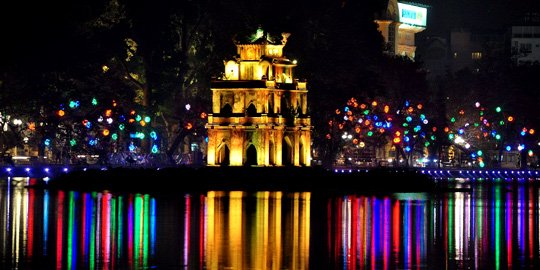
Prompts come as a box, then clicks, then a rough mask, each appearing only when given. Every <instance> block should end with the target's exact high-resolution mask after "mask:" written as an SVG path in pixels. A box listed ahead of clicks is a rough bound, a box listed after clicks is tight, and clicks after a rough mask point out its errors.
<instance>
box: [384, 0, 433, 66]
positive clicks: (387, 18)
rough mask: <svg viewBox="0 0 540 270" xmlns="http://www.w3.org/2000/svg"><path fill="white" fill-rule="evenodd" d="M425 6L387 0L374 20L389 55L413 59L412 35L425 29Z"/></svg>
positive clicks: (414, 49) (414, 50) (414, 51)
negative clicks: (382, 9) (385, 5)
mask: <svg viewBox="0 0 540 270" xmlns="http://www.w3.org/2000/svg"><path fill="white" fill-rule="evenodd" d="M426 21H427V7H426V6H424V5H421V4H417V3H407V2H398V1H396V0H389V1H388V6H387V8H386V10H384V11H383V12H382V14H381V15H380V16H378V18H377V19H376V20H375V22H376V23H377V25H378V30H379V31H380V32H381V34H382V36H383V37H384V42H385V43H386V49H385V51H386V52H387V53H388V54H391V55H400V56H407V57H409V58H410V59H412V60H414V57H415V54H416V45H415V42H414V36H415V34H416V33H419V32H422V31H424V30H425V29H426Z"/></svg>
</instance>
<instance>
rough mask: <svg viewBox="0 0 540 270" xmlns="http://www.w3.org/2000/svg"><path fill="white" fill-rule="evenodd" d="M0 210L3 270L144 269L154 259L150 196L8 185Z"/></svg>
mask: <svg viewBox="0 0 540 270" xmlns="http://www.w3.org/2000/svg"><path fill="white" fill-rule="evenodd" d="M25 181H26V180H25ZM25 181H23V182H25ZM0 209H1V213H2V219H1V220H0V225H1V226H2V228H3V230H2V233H1V235H0V243H2V244H1V245H2V246H1V252H0V255H1V257H0V259H1V260H2V264H0V266H2V267H0V268H2V269H126V268H127V269H142V268H148V266H149V262H150V260H151V259H152V258H151V257H150V256H149V255H150V254H152V252H153V251H152V250H150V248H151V247H155V245H154V244H155V243H153V242H152V241H155V202H154V199H153V198H150V197H149V196H148V195H140V194H137V195H130V196H117V195H113V194H111V193H108V192H103V193H97V192H94V193H80V192H74V191H43V190H35V189H27V188H25V187H24V185H23V184H20V183H19V182H14V181H9V182H6V184H5V185H2V186H1V189H0ZM128 217H130V218H131V219H129V218H128ZM152 224H154V225H152ZM152 226H153V227H152ZM129 228H133V230H131V231H129ZM129 239H134V241H132V242H130V241H129ZM127 258H134V260H132V261H130V260H128V259H127ZM4 267H5V268H4Z"/></svg>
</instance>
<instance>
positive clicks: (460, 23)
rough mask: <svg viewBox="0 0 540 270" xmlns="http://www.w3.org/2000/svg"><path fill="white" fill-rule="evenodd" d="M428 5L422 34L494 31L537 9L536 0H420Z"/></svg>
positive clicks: (539, 4)
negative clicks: (462, 30) (463, 30)
mask: <svg viewBox="0 0 540 270" xmlns="http://www.w3.org/2000/svg"><path fill="white" fill-rule="evenodd" d="M413 2H415V1H413ZM416 2H419V3H425V4H427V5H429V6H431V8H430V9H429V11H428V12H429V14H428V27H427V29H426V33H430V34H443V33H445V32H448V31H450V30H451V29H453V28H460V27H463V28H468V29H473V30H474V29H487V30H496V29H501V28H507V27H509V26H510V25H512V23H519V22H520V21H521V17H522V15H523V14H524V13H525V12H527V11H531V10H537V11H538V10H540V9H539V8H540V1H538V0H424V1H416Z"/></svg>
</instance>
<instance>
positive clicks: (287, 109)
mask: <svg viewBox="0 0 540 270" xmlns="http://www.w3.org/2000/svg"><path fill="white" fill-rule="evenodd" d="M288 37H289V34H288V33H283V34H281V37H273V36H270V35H269V34H266V33H264V31H263V30H262V29H260V28H259V30H258V31H257V33H256V34H254V35H253V36H251V37H249V38H247V40H243V41H239V40H236V39H235V40H234V42H235V44H236V48H237V55H236V56H235V57H234V58H233V59H231V60H228V61H224V65H225V72H224V73H223V75H222V77H221V78H219V79H216V80H213V81H212V83H211V90H212V113H211V114H209V115H208V123H207V125H206V128H207V130H208V153H207V164H208V165H209V166H213V165H231V166H242V165H256V166H283V165H293V166H310V162H311V130H312V126H311V119H310V117H309V115H308V109H307V93H308V90H307V88H306V82H305V81H299V80H298V79H295V78H294V75H293V68H294V67H296V61H291V60H289V59H287V58H285V57H284V56H283V47H285V44H286V43H287V38H288Z"/></svg>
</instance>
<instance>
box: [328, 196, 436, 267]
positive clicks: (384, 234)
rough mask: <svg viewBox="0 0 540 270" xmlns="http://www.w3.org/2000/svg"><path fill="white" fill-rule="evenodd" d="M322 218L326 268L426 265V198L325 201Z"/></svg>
mask: <svg viewBox="0 0 540 270" xmlns="http://www.w3.org/2000/svg"><path fill="white" fill-rule="evenodd" d="M405 197H407V196H405ZM327 215H328V219H329V220H330V222H329V223H328V226H329V227H328V228H327V233H328V237H327V240H328V241H330V243H329V245H328V246H329V247H331V249H330V250H329V254H330V257H331V260H330V262H329V266H328V269H396V268H399V269H416V268H419V267H420V266H422V265H425V264H426V259H427V258H426V257H427V248H428V237H429V236H428V231H427V230H428V226H427V222H428V221H429V219H428V215H429V201H428V200H426V199H423V198H419V199H411V198H406V199H398V198H395V197H377V196H356V195H349V196H343V197H337V198H331V199H329V200H328V203H327Z"/></svg>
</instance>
